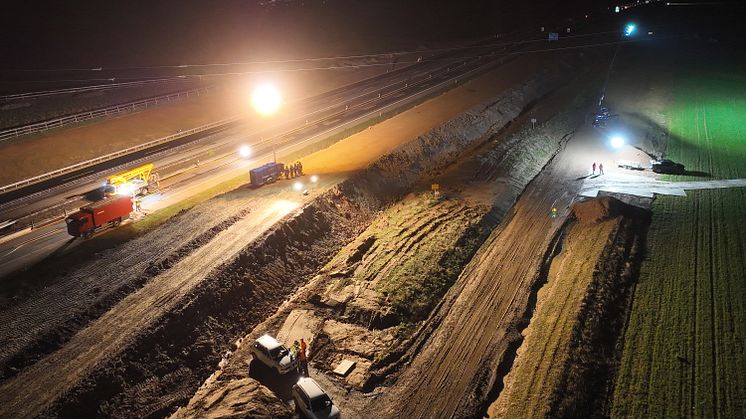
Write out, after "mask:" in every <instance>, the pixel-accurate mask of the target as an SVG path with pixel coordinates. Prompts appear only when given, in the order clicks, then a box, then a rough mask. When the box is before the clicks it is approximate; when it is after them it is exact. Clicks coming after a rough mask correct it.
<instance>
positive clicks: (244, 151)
mask: <svg viewBox="0 0 746 419" xmlns="http://www.w3.org/2000/svg"><path fill="white" fill-rule="evenodd" d="M238 154H239V155H240V156H241V157H243V158H246V157H249V156H250V155H251V147H249V146H247V145H242V146H241V148H239V149H238Z"/></svg>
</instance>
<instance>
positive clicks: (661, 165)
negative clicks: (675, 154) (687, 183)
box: [650, 159, 686, 175]
mask: <svg viewBox="0 0 746 419" xmlns="http://www.w3.org/2000/svg"><path fill="white" fill-rule="evenodd" d="M650 169H652V170H653V172H655V173H661V174H670V175H683V174H684V173H686V167H685V166H684V165H683V164H681V163H676V162H674V161H672V160H668V159H661V160H650Z"/></svg>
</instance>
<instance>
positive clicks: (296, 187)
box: [293, 182, 303, 192]
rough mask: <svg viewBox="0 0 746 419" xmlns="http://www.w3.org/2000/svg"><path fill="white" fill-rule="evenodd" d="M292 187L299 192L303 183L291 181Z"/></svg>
mask: <svg viewBox="0 0 746 419" xmlns="http://www.w3.org/2000/svg"><path fill="white" fill-rule="evenodd" d="M293 189H295V190H296V191H299V192H300V191H301V190H303V184H302V183H300V182H295V183H293Z"/></svg>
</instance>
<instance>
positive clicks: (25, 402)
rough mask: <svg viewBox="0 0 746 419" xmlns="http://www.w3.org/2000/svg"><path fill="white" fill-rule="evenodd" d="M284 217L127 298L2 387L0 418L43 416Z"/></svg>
mask: <svg viewBox="0 0 746 419" xmlns="http://www.w3.org/2000/svg"><path fill="white" fill-rule="evenodd" d="M257 206H258V205H256V206H255V208H256V207H257ZM284 215H285V213H284V212H276V211H266V210H265V211H263V213H261V212H259V213H256V214H254V216H252V217H248V218H245V219H243V220H241V221H239V222H237V223H235V224H233V225H232V226H231V227H229V228H228V229H226V230H223V231H221V232H220V233H219V234H217V235H216V236H215V237H214V239H213V240H212V241H210V243H209V244H207V245H205V246H202V247H200V248H199V249H197V250H196V251H194V252H192V253H191V254H190V255H189V256H187V257H185V258H183V259H182V260H181V261H180V262H178V263H176V264H175V265H174V266H173V267H172V268H171V269H169V270H167V271H166V272H164V273H162V274H160V275H158V276H156V277H154V278H153V279H152V280H151V281H150V282H148V283H147V284H146V285H145V286H143V287H142V288H141V289H139V290H138V291H136V292H134V293H132V294H130V295H128V296H127V297H125V298H124V299H123V300H122V301H120V302H119V303H118V304H117V305H116V306H114V307H113V308H112V309H111V310H109V311H108V312H106V313H105V314H104V315H103V316H101V317H100V318H99V319H97V320H95V321H94V322H92V323H91V324H89V325H88V326H87V327H86V328H84V329H82V330H81V331H80V332H79V333H77V334H76V335H75V336H73V337H72V338H71V339H70V341H69V342H67V343H66V344H65V345H64V346H63V347H62V348H61V349H59V350H58V351H56V352H54V353H52V354H50V355H48V356H46V357H45V358H43V359H41V360H40V361H39V362H37V363H35V364H34V365H32V366H30V367H28V368H27V369H25V370H24V371H22V372H21V373H20V374H18V375H17V376H16V377H14V378H13V379H11V380H8V381H6V382H5V383H3V385H2V386H0V416H2V417H8V416H13V417H35V416H38V415H39V414H41V413H43V412H44V411H45V410H46V409H47V408H48V407H49V406H50V405H51V404H52V403H53V402H54V401H55V400H57V399H59V398H60V397H62V396H63V395H64V394H65V393H66V392H68V391H69V390H70V389H71V388H72V387H74V386H75V385H76V384H77V383H78V382H80V380H82V379H83V378H84V377H85V376H86V375H87V374H88V373H90V371H91V370H92V369H93V368H94V367H95V366H96V365H98V364H99V363H101V362H103V361H104V360H106V359H109V358H110V357H112V356H114V355H116V354H117V353H119V351H121V350H122V349H123V348H124V347H125V346H126V345H127V343H128V342H131V341H132V339H134V338H135V337H136V336H137V334H138V333H141V332H142V331H144V330H147V328H148V326H149V325H151V324H152V323H153V322H154V321H155V320H157V319H158V318H159V317H160V316H162V315H163V314H164V313H166V312H168V311H170V310H172V309H173V308H174V307H175V306H176V305H177V304H178V303H179V302H180V301H181V299H182V297H183V296H184V295H186V293H188V292H189V290H190V289H191V288H193V287H194V286H195V285H196V284H197V283H199V282H200V281H201V280H202V279H204V277H205V276H206V275H207V274H208V273H209V272H210V271H211V270H212V269H214V268H215V267H217V266H219V265H220V264H222V263H224V262H226V261H227V260H229V259H230V258H231V257H232V256H233V255H234V254H236V253H237V252H238V251H239V250H240V249H242V248H243V247H244V246H245V245H246V243H248V242H250V241H251V240H253V239H254V238H256V237H257V236H258V235H259V234H260V233H261V232H262V231H264V228H261V227H262V226H268V225H271V224H274V223H275V222H277V221H279V220H280V219H281V218H282V217H283V216H284Z"/></svg>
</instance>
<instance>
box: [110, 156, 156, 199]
mask: <svg viewBox="0 0 746 419" xmlns="http://www.w3.org/2000/svg"><path fill="white" fill-rule="evenodd" d="M158 189H160V179H159V177H158V173H153V163H148V164H145V165H143V166H140V167H136V168H134V169H131V170H128V171H126V172H122V173H119V174H116V175H112V176H109V177H108V178H106V185H105V186H104V192H105V193H106V194H118V195H129V196H132V197H135V196H138V195H147V194H149V193H151V192H153V191H154V190H158Z"/></svg>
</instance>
